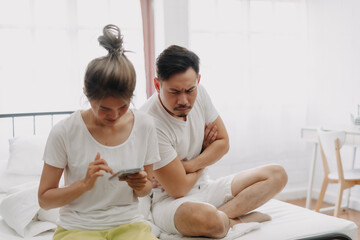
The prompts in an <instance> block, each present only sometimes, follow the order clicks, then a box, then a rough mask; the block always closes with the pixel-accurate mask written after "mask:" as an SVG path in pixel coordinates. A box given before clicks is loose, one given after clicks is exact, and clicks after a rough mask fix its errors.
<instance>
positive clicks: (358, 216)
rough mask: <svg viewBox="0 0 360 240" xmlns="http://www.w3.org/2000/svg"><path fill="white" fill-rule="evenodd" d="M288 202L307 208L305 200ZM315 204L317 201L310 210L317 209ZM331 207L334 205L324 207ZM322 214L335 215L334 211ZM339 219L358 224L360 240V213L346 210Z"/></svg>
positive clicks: (311, 205)
mask: <svg viewBox="0 0 360 240" xmlns="http://www.w3.org/2000/svg"><path fill="white" fill-rule="evenodd" d="M287 202H288V203H291V204H295V205H297V206H300V207H305V202H306V201H305V199H299V200H290V201H287ZM315 204H316V201H315V200H312V202H311V204H310V209H315ZM329 206H332V205H330V204H327V203H324V204H323V206H322V207H329ZM322 213H324V214H327V215H333V211H328V212H322ZM339 217H340V218H343V219H347V220H350V221H353V222H355V223H356V225H357V226H358V227H359V228H358V239H359V240H360V212H359V211H355V210H352V209H344V210H343V211H342V212H341V213H340V214H339Z"/></svg>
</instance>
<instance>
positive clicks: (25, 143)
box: [7, 135, 47, 175]
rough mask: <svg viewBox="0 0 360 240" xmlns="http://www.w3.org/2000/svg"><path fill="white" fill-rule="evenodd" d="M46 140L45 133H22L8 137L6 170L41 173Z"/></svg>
mask: <svg viewBox="0 0 360 240" xmlns="http://www.w3.org/2000/svg"><path fill="white" fill-rule="evenodd" d="M46 140H47V136H45V135H24V136H18V137H15V138H12V139H10V140H9V150H10V152H9V161H8V165H7V172H9V173H15V174H22V175H41V171H42V168H43V165H44V162H43V160H42V158H43V155H44V149H45V145H46Z"/></svg>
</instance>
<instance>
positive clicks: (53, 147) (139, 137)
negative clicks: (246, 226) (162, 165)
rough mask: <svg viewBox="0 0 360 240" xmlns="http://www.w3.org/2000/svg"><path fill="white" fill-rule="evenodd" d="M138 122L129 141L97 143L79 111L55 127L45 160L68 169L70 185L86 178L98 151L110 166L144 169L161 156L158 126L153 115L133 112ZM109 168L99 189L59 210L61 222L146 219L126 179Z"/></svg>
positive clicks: (111, 223) (78, 224)
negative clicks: (115, 176)
mask: <svg viewBox="0 0 360 240" xmlns="http://www.w3.org/2000/svg"><path fill="white" fill-rule="evenodd" d="M131 111H132V112H133V113H134V124H133V128H132V131H131V133H130V135H129V137H128V139H127V140H126V141H125V142H124V143H122V144H120V145H118V146H111V147H110V146H105V145H102V144H100V143H99V142H97V141H96V140H95V139H94V138H93V136H92V135H91V134H90V132H89V130H88V129H87V127H86V125H85V123H84V121H83V119H82V116H81V112H80V110H79V111H76V112H75V113H73V114H72V115H70V116H69V117H68V118H67V119H64V120H63V121H61V122H59V123H58V124H57V125H55V126H54V127H53V129H52V131H51V133H50V135H49V138H48V141H47V144H46V148H45V152H44V161H45V162H46V163H47V164H49V165H51V166H54V167H57V168H63V169H64V180H65V186H68V185H71V184H72V183H74V182H77V181H79V180H82V179H84V177H85V175H86V172H87V169H88V166H89V163H90V162H92V161H94V159H95V157H96V154H97V153H98V152H99V153H100V156H101V158H103V159H104V160H106V161H107V163H108V165H109V167H110V168H112V169H113V170H114V172H117V171H119V170H124V169H130V168H139V167H143V166H144V165H149V164H153V163H155V162H157V161H159V160H160V157H159V150H158V142H157V135H156V130H155V127H154V123H153V120H152V118H151V117H150V116H148V115H146V114H144V113H142V112H139V111H136V110H131ZM110 176H111V174H109V173H105V172H104V176H102V177H98V179H97V181H96V183H95V187H94V188H93V189H92V190H90V191H88V192H85V193H84V194H82V195H81V196H80V197H79V198H77V199H76V200H74V201H73V202H71V203H69V204H68V205H65V206H63V207H61V208H60V217H59V219H58V225H59V226H61V227H63V228H65V229H69V230H70V229H83V230H103V229H109V228H114V227H117V226H119V225H120V224H127V223H133V222H137V221H142V220H143V219H144V218H143V216H142V215H141V214H140V212H139V211H138V199H137V197H136V196H135V195H134V193H133V189H132V188H130V187H129V186H128V185H127V183H126V182H123V181H118V180H117V178H115V179H112V180H109V179H108V178H109V177H110Z"/></svg>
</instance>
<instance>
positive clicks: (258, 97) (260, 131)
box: [189, 0, 308, 186]
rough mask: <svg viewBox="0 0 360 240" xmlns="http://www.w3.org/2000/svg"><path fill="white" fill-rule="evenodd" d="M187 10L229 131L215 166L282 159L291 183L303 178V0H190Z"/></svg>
mask: <svg viewBox="0 0 360 240" xmlns="http://www.w3.org/2000/svg"><path fill="white" fill-rule="evenodd" d="M189 11H190V13H189V14H190V20H189V23H190V24H189V29H190V30H189V31H190V33H189V35H190V36H189V39H190V43H189V45H190V49H192V50H193V51H195V52H196V53H198V55H199V57H200V59H201V66H200V72H201V74H202V78H201V83H202V84H203V85H204V86H205V87H206V89H207V90H208V92H209V94H210V95H211V96H212V100H213V102H214V104H215V106H216V107H217V109H218V111H219V112H220V115H221V117H222V118H223V120H224V122H225V124H226V126H227V130H228V133H229V136H230V152H229V153H228V154H227V155H226V156H225V158H224V159H223V160H222V161H220V162H219V163H217V164H216V168H213V169H215V170H213V173H212V174H213V175H214V176H216V177H217V176H222V175H224V174H228V173H233V172H237V171H239V170H242V169H247V168H250V167H256V166H259V165H262V164H267V163H280V164H282V165H283V166H284V167H285V168H286V169H287V171H288V172H291V173H292V174H291V178H290V179H289V184H290V185H293V186H294V185H299V184H300V185H304V182H306V179H307V176H306V175H304V172H305V173H307V170H306V169H307V168H308V162H307V161H303V160H304V158H305V159H306V158H307V157H308V156H304V155H306V151H304V148H305V145H304V144H303V143H302V142H301V140H300V128H301V127H302V126H305V124H306V109H307V87H308V80H307V71H306V69H307V63H306V50H307V49H306V47H307V43H306V37H307V36H306V19H307V18H306V2H305V1H302V0H191V1H189ZM289 184H288V185H289Z"/></svg>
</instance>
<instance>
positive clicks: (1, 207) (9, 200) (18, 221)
mask: <svg viewBox="0 0 360 240" xmlns="http://www.w3.org/2000/svg"><path fill="white" fill-rule="evenodd" d="M24 187H25V185H24ZM27 187H28V188H27V189H22V190H20V189H17V190H16V191H15V192H14V193H12V194H10V195H8V196H7V197H6V198H4V200H3V201H2V202H1V203H0V214H1V216H2V217H3V218H4V220H5V222H6V223H7V224H8V225H9V226H10V227H11V228H12V229H14V230H15V231H16V232H17V233H18V234H19V235H20V236H22V237H32V236H34V235H36V234H39V233H40V232H43V231H46V230H49V229H52V228H54V226H55V227H56V225H55V224H53V223H45V224H41V225H40V224H39V222H36V220H35V218H36V216H37V213H38V211H39V209H40V206H39V203H38V199H37V189H38V184H37V183H33V184H32V186H31V187H30V186H29V185H28V186H27Z"/></svg>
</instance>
